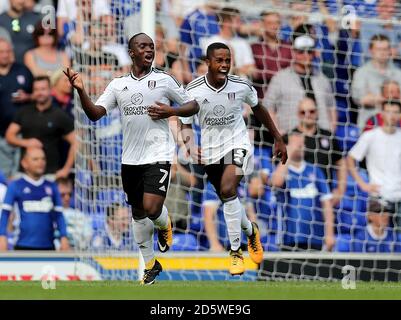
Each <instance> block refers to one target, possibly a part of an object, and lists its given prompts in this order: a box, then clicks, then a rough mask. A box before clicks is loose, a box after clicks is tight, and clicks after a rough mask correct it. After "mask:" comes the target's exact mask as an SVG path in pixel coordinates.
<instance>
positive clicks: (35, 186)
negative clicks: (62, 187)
mask: <svg viewBox="0 0 401 320" xmlns="http://www.w3.org/2000/svg"><path fill="white" fill-rule="evenodd" d="M21 165H22V167H23V168H24V172H25V174H24V175H23V176H22V177H21V178H20V179H18V180H15V181H13V182H11V183H10V185H9V186H8V189H7V193H6V196H5V199H4V203H3V206H2V209H3V210H2V213H1V218H0V250H7V238H6V235H7V230H6V229H7V223H8V219H9V216H10V213H11V211H12V210H13V208H14V205H15V204H16V205H17V207H18V212H19V217H20V224H19V234H18V240H17V242H16V246H15V247H14V249H15V250H54V249H55V247H54V231H55V226H56V227H57V230H58V232H59V234H60V250H69V243H68V239H67V230H66V224H65V220H64V216H63V213H62V205H61V198H60V194H59V192H58V189H57V185H56V184H55V183H54V182H50V181H48V180H46V179H45V178H44V176H43V174H44V172H45V167H46V158H45V153H44V152H43V150H42V149H40V148H35V147H31V148H28V149H26V151H25V154H24V155H23V157H22V160H21Z"/></svg>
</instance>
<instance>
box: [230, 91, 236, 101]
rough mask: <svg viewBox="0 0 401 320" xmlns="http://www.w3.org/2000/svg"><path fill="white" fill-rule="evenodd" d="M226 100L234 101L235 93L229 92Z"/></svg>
mask: <svg viewBox="0 0 401 320" xmlns="http://www.w3.org/2000/svg"><path fill="white" fill-rule="evenodd" d="M228 100H230V101H234V100H235V92H229V93H228Z"/></svg>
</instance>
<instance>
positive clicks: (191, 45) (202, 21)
mask: <svg viewBox="0 0 401 320" xmlns="http://www.w3.org/2000/svg"><path fill="white" fill-rule="evenodd" d="M218 33H219V22H218V18H217V15H216V8H215V6H213V5H211V4H205V5H204V6H203V7H201V8H198V9H196V10H195V11H194V12H192V13H191V14H189V15H188V16H187V17H186V18H185V19H184V21H183V23H182V25H181V27H180V41H181V42H182V44H183V46H182V47H181V48H180V49H181V50H180V56H182V57H184V56H186V57H187V59H188V63H184V69H185V70H184V73H185V74H186V76H187V77H188V73H189V75H191V74H192V73H194V72H195V69H196V62H197V61H198V60H199V59H200V58H201V57H202V48H201V46H200V42H201V38H203V37H206V38H208V37H210V36H213V35H215V34H218ZM186 52H188V53H186ZM190 80H192V79H190ZM186 82H189V81H186Z"/></svg>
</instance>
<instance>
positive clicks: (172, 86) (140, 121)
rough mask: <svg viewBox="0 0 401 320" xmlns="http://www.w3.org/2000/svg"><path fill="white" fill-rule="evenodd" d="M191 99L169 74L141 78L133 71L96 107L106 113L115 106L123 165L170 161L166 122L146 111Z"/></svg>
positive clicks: (170, 142)
mask: <svg viewBox="0 0 401 320" xmlns="http://www.w3.org/2000/svg"><path fill="white" fill-rule="evenodd" d="M190 100H193V99H191V98H190V97H189V96H188V94H187V93H186V92H185V90H184V88H183V86H182V85H181V84H180V83H179V82H178V81H177V80H176V79H175V78H173V77H172V76H171V75H169V74H168V73H165V72H163V71H160V70H157V69H154V68H151V70H150V72H149V73H148V74H146V75H145V76H143V77H141V78H139V79H138V78H136V77H135V76H134V75H133V74H132V72H130V73H129V74H127V75H125V76H122V77H119V78H115V79H113V80H112V81H111V82H110V83H109V85H108V86H107V88H106V89H105V91H104V93H103V94H102V95H101V96H100V97H99V99H98V100H97V101H96V103H95V105H99V106H102V107H104V108H105V109H106V111H107V113H108V114H109V113H110V111H111V110H112V109H113V108H115V107H118V108H119V109H120V114H121V123H122V130H123V154H122V163H123V164H130V165H141V164H149V163H154V162H157V161H170V162H171V161H172V160H173V157H174V152H175V142H174V138H173V135H172V133H171V131H170V128H169V125H168V119H162V120H156V121H155V120H152V119H151V118H150V117H149V116H148V108H149V107H150V106H151V105H154V104H155V102H156V101H159V102H162V103H165V104H168V105H169V104H170V101H174V102H176V103H178V104H180V105H181V104H183V103H186V102H188V101H190Z"/></svg>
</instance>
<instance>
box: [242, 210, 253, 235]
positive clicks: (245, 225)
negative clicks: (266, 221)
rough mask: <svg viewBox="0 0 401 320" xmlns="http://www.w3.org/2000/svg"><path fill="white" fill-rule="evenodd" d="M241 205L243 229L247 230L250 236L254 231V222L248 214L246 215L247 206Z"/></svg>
mask: <svg viewBox="0 0 401 320" xmlns="http://www.w3.org/2000/svg"><path fill="white" fill-rule="evenodd" d="M241 207H242V215H241V229H242V230H243V231H244V232H245V234H246V236H247V237H250V236H251V235H252V232H253V228H252V223H251V221H250V220H249V219H248V216H247V215H246V211H245V208H244V207H243V206H241Z"/></svg>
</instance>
